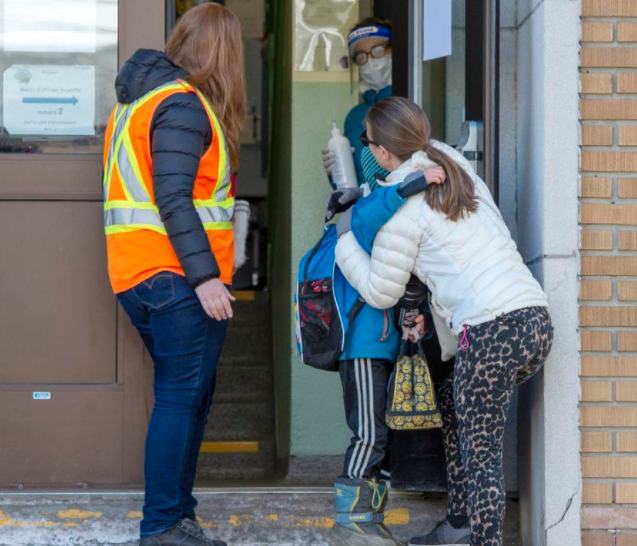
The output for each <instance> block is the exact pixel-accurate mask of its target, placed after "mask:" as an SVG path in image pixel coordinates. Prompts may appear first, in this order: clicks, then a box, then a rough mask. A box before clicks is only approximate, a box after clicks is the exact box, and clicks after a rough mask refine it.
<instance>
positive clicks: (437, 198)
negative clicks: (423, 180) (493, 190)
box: [423, 145, 478, 222]
mask: <svg viewBox="0 0 637 546" xmlns="http://www.w3.org/2000/svg"><path fill="white" fill-rule="evenodd" d="M425 148H426V149H425V150H423V151H424V152H425V153H426V154H427V157H428V158H429V159H431V160H432V161H433V162H434V163H437V164H438V165H440V166H441V167H442V169H443V170H444V171H445V174H446V175H447V181H446V182H445V183H444V184H436V185H431V186H429V187H428V188H427V193H426V194H425V200H426V201H427V204H428V205H429V207H430V208H431V209H432V210H435V211H439V212H442V213H444V214H445V215H446V216H447V218H449V220H451V221H452V222H457V221H458V220H461V219H462V218H464V217H465V215H467V214H471V213H472V212H475V211H476V210H478V200H477V198H476V192H475V184H474V183H473V180H471V177H470V176H469V175H468V174H467V172H466V171H465V170H464V169H463V168H462V167H461V166H460V165H458V164H457V163H456V162H455V161H454V160H453V159H451V158H450V157H449V156H448V155H447V154H446V153H444V152H443V151H442V150H439V149H438V148H436V147H435V146H431V145H428V146H426V147H425Z"/></svg>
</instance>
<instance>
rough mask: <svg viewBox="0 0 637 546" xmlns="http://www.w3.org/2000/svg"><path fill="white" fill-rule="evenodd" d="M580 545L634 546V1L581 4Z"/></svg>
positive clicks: (636, 538) (636, 185) (636, 178)
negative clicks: (581, 542) (581, 482)
mask: <svg viewBox="0 0 637 546" xmlns="http://www.w3.org/2000/svg"><path fill="white" fill-rule="evenodd" d="M580 64H581V113H580V117H581V143H582V155H581V185H580V224H581V238H580V249H581V264H580V272H581V289H580V343H581V377H582V381H581V387H582V391H581V397H582V404H581V406H582V407H581V431H582V436H581V439H582V447H581V451H582V476H583V501H582V502H583V507H582V527H583V544H584V546H637V0H582V49H581V58H580Z"/></svg>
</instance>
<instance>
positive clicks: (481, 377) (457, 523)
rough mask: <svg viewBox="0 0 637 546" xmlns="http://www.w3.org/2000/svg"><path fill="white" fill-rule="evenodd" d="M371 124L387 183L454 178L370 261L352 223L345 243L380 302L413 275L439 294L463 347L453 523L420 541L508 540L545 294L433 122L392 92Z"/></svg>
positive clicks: (452, 453) (447, 415) (398, 219)
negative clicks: (514, 415)
mask: <svg viewBox="0 0 637 546" xmlns="http://www.w3.org/2000/svg"><path fill="white" fill-rule="evenodd" d="M366 123H367V135H366V136H365V135H363V140H366V141H368V142H369V147H370V150H371V152H372V153H373V155H374V157H375V158H376V161H377V162H378V163H379V164H380V166H381V167H383V168H385V169H387V170H388V171H390V175H389V176H388V177H387V179H386V180H385V181H381V184H382V185H385V186H392V185H395V184H397V183H399V182H402V181H403V180H405V179H406V178H407V177H408V176H409V175H410V174H411V173H412V172H415V171H422V170H423V169H424V168H427V167H430V166H432V165H435V164H437V165H440V166H441V167H443V169H444V170H445V173H446V175H447V183H446V184H444V185H442V186H435V187H430V188H429V190H428V191H427V192H425V193H421V194H419V195H415V196H413V197H410V198H409V199H408V200H406V203H405V204H404V205H403V207H402V208H401V209H399V210H398V212H397V213H396V214H395V215H394V216H393V218H392V219H391V220H390V221H389V222H388V223H386V224H385V225H384V226H383V227H382V228H381V229H380V230H379V232H378V234H377V236H376V238H375V240H374V245H373V248H372V253H371V256H370V255H369V254H368V253H367V252H366V251H365V250H363V248H362V247H361V246H360V245H359V243H358V241H357V236H356V233H355V231H354V232H352V231H346V230H345V232H344V233H342V234H341V237H340V239H339V242H338V245H337V248H336V259H337V263H338V265H339V267H340V269H341V270H342V272H343V273H344V275H345V276H346V277H347V279H348V280H349V282H350V283H351V284H352V285H353V286H354V288H355V289H356V290H358V292H359V293H360V294H361V296H362V297H363V298H364V299H365V300H366V301H367V303H369V304H370V305H372V306H374V307H377V308H381V309H385V308H390V307H392V306H394V305H396V303H397V302H398V300H399V298H400V297H401V296H402V295H403V293H404V291H405V286H406V284H407V282H408V280H409V278H410V276H411V274H412V273H413V274H415V275H417V276H418V277H419V278H420V280H421V281H422V282H424V283H425V284H426V285H427V286H428V287H429V289H430V291H431V308H432V312H434V315H437V317H435V318H437V321H436V322H437V326H438V331H439V336H440V337H441V338H442V340H444V339H455V343H456V346H457V354H456V362H455V368H454V373H453V376H452V377H451V378H449V379H448V380H447V381H446V382H445V383H444V384H443V386H442V388H441V391H440V393H439V403H440V407H441V411H442V413H443V423H444V424H443V434H444V442H445V452H446V458H447V471H448V484H449V501H448V508H447V518H446V519H445V520H444V521H442V522H440V523H439V524H438V525H437V526H436V527H435V528H434V530H433V531H431V532H430V533H429V534H428V535H426V536H422V537H416V538H413V539H412V540H411V541H410V544H412V545H426V544H471V545H472V546H500V545H501V544H502V523H503V517H504V509H505V503H506V496H505V489H504V481H503V474H502V442H503V436H504V426H505V423H506V416H507V412H508V409H509V405H510V402H511V396H512V393H513V389H514V388H515V387H517V386H518V385H520V384H521V383H522V382H523V381H525V380H526V379H528V378H530V377H531V376H532V375H533V374H534V373H535V372H537V371H538V370H539V369H540V368H541V367H542V365H543V364H544V362H545V360H546V358H547V356H548V353H549V351H550V348H551V344H552V341H553V328H552V326H551V319H550V316H549V314H548V310H547V307H548V303H547V299H546V295H545V294H544V292H543V291H542V288H541V287H540V285H539V284H538V282H537V281H536V280H535V279H534V278H533V276H532V275H531V273H530V271H529V270H528V268H527V267H526V266H525V265H524V262H523V260H522V257H521V256H520V254H519V253H518V251H517V248H516V245H515V242H514V241H513V240H512V238H511V235H510V233H509V230H508V229H507V227H506V225H505V224H504V221H503V219H502V216H501V215H500V212H499V211H498V208H497V206H496V205H495V203H494V201H493V199H492V197H491V194H490V193H489V190H488V188H487V187H486V185H485V184H484V182H483V181H482V180H481V179H480V178H479V177H478V176H477V175H476V174H475V172H473V170H472V169H471V167H470V166H469V164H468V163H467V161H466V160H465V159H464V158H463V157H462V155H460V154H459V153H458V152H457V151H456V150H454V149H453V148H451V147H449V146H447V145H445V144H443V143H440V142H436V141H434V140H431V139H430V127H429V121H428V119H427V116H426V115H425V113H424V112H423V111H422V110H421V109H420V108H419V107H418V106H417V105H416V104H414V103H413V102H412V101H409V100H407V99H403V98H397V97H394V98H389V99H386V100H385V101H383V102H380V103H379V104H377V105H376V106H374V107H373V108H372V109H371V110H370V111H369V113H368V115H367V118H366ZM376 191H382V190H376ZM363 201H364V200H363ZM359 205H363V202H362V201H361V202H359V203H358V204H357V205H356V206H355V207H354V208H353V211H352V215H353V217H352V224H353V225H354V226H355V227H356V226H359V227H360V226H361V224H363V225H364V223H365V220H366V219H365V217H364V215H359V216H357V209H358V208H359ZM341 231H343V230H341ZM443 321H444V322H443ZM445 330H446V331H445ZM451 334H453V336H454V338H452V336H451ZM447 352H448V353H449V352H451V353H453V352H455V351H453V350H452V351H449V350H447ZM449 356H451V355H449Z"/></svg>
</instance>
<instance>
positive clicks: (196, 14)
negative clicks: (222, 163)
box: [166, 2, 246, 169]
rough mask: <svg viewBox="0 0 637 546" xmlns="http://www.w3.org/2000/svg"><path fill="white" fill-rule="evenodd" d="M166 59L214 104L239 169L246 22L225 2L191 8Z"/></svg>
mask: <svg viewBox="0 0 637 546" xmlns="http://www.w3.org/2000/svg"><path fill="white" fill-rule="evenodd" d="M166 55H168V57H170V59H171V60H172V61H173V62H174V63H175V64H176V65H177V66H179V67H181V68H183V69H184V70H185V71H186V72H187V73H188V76H186V78H185V79H186V81H188V82H189V83H190V84H192V85H193V86H195V87H196V88H197V89H199V91H201V93H202V94H203V95H204V96H205V97H206V99H208V101H209V102H210V105H211V106H212V109H213V111H214V113H215V114H216V115H217V116H218V117H219V122H220V123H221V127H222V128H223V132H224V135H225V137H226V142H227V143H228V149H229V152H230V164H231V166H232V168H233V169H234V168H236V167H237V165H238V163H239V146H240V143H241V131H242V129H243V124H244V121H245V115H246V85H245V66H244V60H243V38H242V33H241V23H239V20H238V19H237V18H236V16H235V15H234V13H232V12H231V11H230V10H229V9H227V8H225V7H224V6H222V5H221V4H217V3H214V2H211V3H206V4H201V5H199V6H196V7H194V8H191V9H189V10H188V11H187V12H186V13H185V14H184V15H183V16H182V17H181V19H179V22H178V23H177V25H176V26H175V29H174V30H173V32H172V34H171V35H170V38H169V39H168V42H167V43H166Z"/></svg>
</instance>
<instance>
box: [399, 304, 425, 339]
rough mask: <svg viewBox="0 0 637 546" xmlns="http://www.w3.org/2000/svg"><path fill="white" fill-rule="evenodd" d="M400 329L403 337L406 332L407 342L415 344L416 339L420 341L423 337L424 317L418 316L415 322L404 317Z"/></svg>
mask: <svg viewBox="0 0 637 546" xmlns="http://www.w3.org/2000/svg"><path fill="white" fill-rule="evenodd" d="M416 312H417V311H416ZM402 327H403V335H405V334H407V332H408V333H409V341H411V342H412V343H416V341H418V339H422V338H423V337H424V335H425V315H422V314H421V315H418V316H417V317H416V319H415V320H414V319H412V318H411V317H408V316H407V315H405V321H404V322H403V325H402ZM416 332H417V333H418V338H416Z"/></svg>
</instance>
